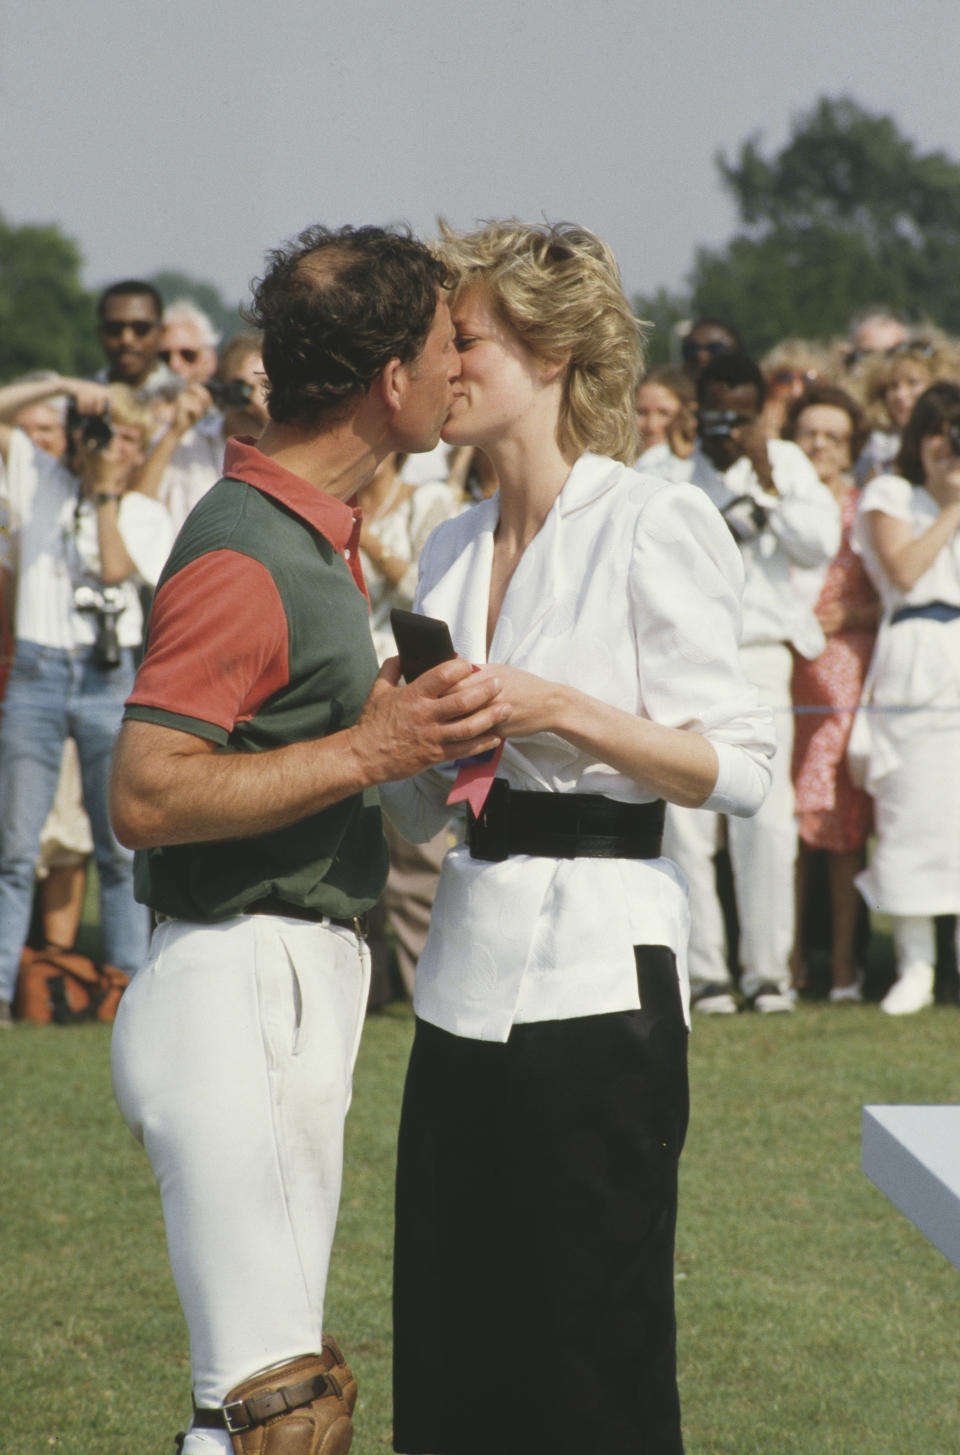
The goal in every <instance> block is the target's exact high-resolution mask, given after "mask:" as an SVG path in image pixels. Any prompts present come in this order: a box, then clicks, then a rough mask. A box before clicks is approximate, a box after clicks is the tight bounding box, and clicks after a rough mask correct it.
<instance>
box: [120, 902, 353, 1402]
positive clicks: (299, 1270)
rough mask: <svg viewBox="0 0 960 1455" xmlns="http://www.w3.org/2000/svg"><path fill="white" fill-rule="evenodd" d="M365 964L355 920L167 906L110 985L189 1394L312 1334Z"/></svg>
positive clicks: (287, 1350) (126, 1107)
mask: <svg viewBox="0 0 960 1455" xmlns="http://www.w3.org/2000/svg"><path fill="white" fill-rule="evenodd" d="M369 977H370V967H369V957H368V955H367V950H366V946H365V945H364V944H363V942H362V941H360V940H358V939H357V937H356V936H355V935H354V934H353V932H352V931H349V930H345V929H339V928H336V927H333V926H329V927H328V926H326V925H323V924H317V923H310V922H308V921H304V920H295V919H288V918H286V917H277V916H273V915H246V916H239V917H238V918H236V919H231V920H227V921H226V922H224V923H222V924H217V925H200V924H188V923H184V922H183V921H178V920H174V921H168V922H166V923H163V924H161V925H160V926H159V927H158V929H157V930H156V932H155V934H154V936H153V941H152V944H151V948H150V956H149V959H148V961H147V964H146V965H145V966H144V968H143V969H142V970H141V971H139V972H138V973H137V975H136V976H135V977H134V979H133V982H132V984H131V985H130V987H129V988H128V990H127V991H126V993H125V994H124V996H123V999H122V1001H121V1003H120V1009H119V1013H118V1015H117V1020H116V1024H115V1027H114V1032H113V1046H112V1068H113V1085H114V1092H115V1095H116V1098H117V1101H118V1103H119V1106H120V1110H121V1111H122V1113H123V1116H124V1118H125V1120H126V1122H127V1124H128V1126H129V1127H130V1129H131V1131H132V1132H133V1134H134V1135H135V1136H136V1137H138V1138H139V1139H140V1140H141V1141H142V1142H143V1145H144V1147H145V1149H146V1152H147V1155H148V1157H149V1158H150V1164H151V1166H152V1168H153V1171H154V1174H155V1176H156V1178H157V1182H158V1183H159V1186H160V1196H161V1199H162V1202H163V1217H164V1223H165V1225H166V1233H167V1246H168V1248H169V1252H170V1263H171V1266H172V1270H173V1277H174V1281H175V1283H176V1286H177V1292H178V1293H179V1295H180V1302H181V1304H182V1305H183V1311H184V1315H185V1317H186V1320H187V1326H188V1328H189V1332H190V1360H191V1369H192V1377H193V1390H194V1395H195V1398H196V1401H197V1403H198V1405H201V1406H207V1405H217V1404H220V1403H222V1401H223V1399H224V1397H225V1396H226V1394H227V1393H228V1392H229V1391H230V1390H231V1389H232V1388H233V1386H234V1385H236V1384H238V1383H239V1382H240V1381H241V1380H243V1379H246V1378H248V1377H249V1376H250V1375H251V1374H254V1373H255V1372H256V1371H257V1370H260V1369H263V1368H265V1367H266V1366H268V1365H271V1364H275V1363H278V1362H280V1361H282V1360H285V1359H292V1358H295V1357H296V1356H297V1355H299V1354H306V1353H311V1352H314V1351H319V1349H320V1344H321V1334H322V1331H323V1303H324V1292H325V1287H326V1280H327V1269H328V1266H329V1261H330V1248H331V1245H332V1243H333V1234H334V1228H335V1226H336V1219H337V1207H338V1204H339V1200H340V1181H341V1172H342V1164H343V1124H344V1118H345V1116H346V1112H347V1107H348V1105H349V1102H350V1091H351V1081H352V1073H353V1066H354V1062H355V1060H356V1054H357V1049H358V1046H359V1042H360V1033H361V1030H362V1028H363V1017H364V1010H365V1007H366V1001H367V991H368V986H369Z"/></svg>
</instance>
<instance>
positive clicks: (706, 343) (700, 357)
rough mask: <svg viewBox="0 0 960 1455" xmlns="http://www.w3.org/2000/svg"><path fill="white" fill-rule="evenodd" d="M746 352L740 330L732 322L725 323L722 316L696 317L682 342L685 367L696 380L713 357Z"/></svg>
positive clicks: (718, 357)
mask: <svg viewBox="0 0 960 1455" xmlns="http://www.w3.org/2000/svg"><path fill="white" fill-rule="evenodd" d="M745 353H746V349H745V348H744V346H743V339H742V338H741V337H740V333H739V331H738V330H737V329H736V328H734V326H733V324H732V323H724V321H723V319H720V318H706V317H705V318H698V319H696V320H695V321H694V322H693V323H692V324H691V325H690V328H689V329H688V331H687V333H686V334H685V335H684V337H683V340H682V341H681V344H680V354H681V357H682V359H683V367H684V369H685V370H686V372H687V374H689V376H690V378H691V379H693V380H694V381H696V380H697V379H699V377H700V375H701V373H702V372H703V370H704V369H705V368H706V366H707V364H709V363H710V362H711V360H712V359H720V358H723V357H724V356H725V355H727V354H745Z"/></svg>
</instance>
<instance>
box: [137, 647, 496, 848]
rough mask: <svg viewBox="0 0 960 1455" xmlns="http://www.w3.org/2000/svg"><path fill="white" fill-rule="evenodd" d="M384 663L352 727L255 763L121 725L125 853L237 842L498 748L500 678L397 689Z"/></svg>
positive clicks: (191, 740)
mask: <svg viewBox="0 0 960 1455" xmlns="http://www.w3.org/2000/svg"><path fill="white" fill-rule="evenodd" d="M399 680H400V662H399V659H398V658H397V657H391V659H390V660H389V661H388V662H387V663H385V664H384V667H383V669H382V670H381V672H380V675H379V676H378V678H377V680H376V682H375V683H374V684H373V687H372V688H371V690H370V695H369V697H368V698H367V701H366V705H365V706H364V709H363V712H362V713H361V715H360V718H359V719H358V721H357V722H356V723H355V724H354V726H353V727H349V728H344V729H343V730H342V731H341V732H337V733H333V734H331V736H330V737H328V738H318V739H314V740H312V741H306V742H301V743H291V744H290V745H289V746H287V747H284V748H273V749H271V750H270V751H268V752H264V753H218V752H216V750H215V745H214V743H213V742H211V741H209V740H208V739H206V738H199V737H195V736H194V735H193V734H192V733H186V732H180V731H178V730H177V729H175V728H166V727H160V726H158V725H157V724H154V723H146V722H135V721H127V722H125V723H124V724H123V727H122V728H121V730H120V737H119V739H118V741H117V747H116V751H115V754H114V764H113V781H112V784H111V797H110V812H111V816H112V819H113V826H114V830H115V832H116V835H117V838H118V839H119V840H120V842H121V843H122V844H126V845H127V846H128V847H129V848H131V849H149V848H155V847H157V846H160V845H163V844H196V843H205V842H209V841H211V840H213V839H235V838H246V837H248V836H249V835H251V834H265V833H270V832H271V831H272V830H274V829H279V828H284V827H286V825H287V824H292V823H297V822H298V821H299V820H300V819H303V818H306V817H307V816H308V815H310V814H313V813H319V812H320V811H321V810H322V809H324V808H329V806H330V805H331V804H333V803H339V802H340V800H341V799H343V798H347V797H349V796H350V795H351V794H353V793H361V792H362V791H363V790H364V789H365V788H368V787H372V786H373V785H375V784H380V783H389V782H391V781H392V780H395V779H398V778H409V777H411V776H412V775H413V774H414V773H419V772H420V771H421V770H422V769H424V768H430V767H432V766H433V765H434V764H436V763H443V762H445V761H446V760H447V759H450V758H459V757H461V756H468V755H470V754H473V753H485V752H488V751H489V749H491V748H495V747H496V746H497V745H498V743H499V742H500V738H499V736H498V734H497V731H496V729H497V727H498V726H499V724H500V723H501V722H502V721H503V719H504V718H505V717H506V716H508V714H509V712H510V708H509V706H508V705H507V704H506V703H505V702H504V701H503V700H502V697H501V693H500V682H499V679H498V678H497V677H496V676H495V675H492V674H490V673H489V672H486V671H485V672H483V673H479V672H478V673H474V671H473V668H472V667H471V666H470V664H469V662H464V661H461V660H460V659H457V660H455V661H452V662H444V663H443V665H442V666H440V667H435V668H434V669H433V670H432V671H431V672H425V673H424V674H423V676H422V677H418V678H417V680H416V682H414V683H412V684H411V685H410V686H409V687H398V686H397V683H398V682H399Z"/></svg>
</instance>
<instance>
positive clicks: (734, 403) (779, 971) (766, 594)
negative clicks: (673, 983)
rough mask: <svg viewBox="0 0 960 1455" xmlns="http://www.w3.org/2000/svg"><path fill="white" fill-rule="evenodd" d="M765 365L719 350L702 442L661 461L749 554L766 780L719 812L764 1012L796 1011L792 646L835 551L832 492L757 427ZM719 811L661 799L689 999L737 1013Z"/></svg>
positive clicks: (747, 993)
mask: <svg viewBox="0 0 960 1455" xmlns="http://www.w3.org/2000/svg"><path fill="white" fill-rule="evenodd" d="M764 398H765V386H764V379H763V374H762V373H761V371H760V369H759V367H758V366H757V364H756V363H755V362H754V361H753V359H751V358H748V357H747V355H745V354H733V353H727V354H724V355H722V356H719V357H716V358H713V359H712V360H711V361H710V362H709V363H708V364H707V365H706V367H705V368H704V369H703V372H702V373H701V374H700V377H699V380H698V383H697V404H698V411H697V421H698V422H697V444H696V447H695V449H694V451H693V454H692V455H691V456H690V458H689V459H688V460H676V461H671V462H669V464H668V466H667V467H665V468H663V469H662V470H661V473H664V474H667V472H668V470H669V478H672V479H677V480H680V479H683V480H689V481H691V483H692V484H694V485H699V486H700V488H701V489H702V490H704V491H705V492H706V494H707V495H708V496H709V497H710V499H711V500H712V501H713V503H714V505H716V506H717V508H718V510H719V511H720V512H721V514H722V515H723V517H724V519H725V520H726V522H727V525H728V526H729V528H730V530H731V531H732V533H733V536H734V538H735V540H736V541H737V542H738V544H739V546H740V551H741V555H742V557H743V565H744V573H745V582H744V592H743V638H742V642H741V660H742V662H743V667H744V670H745V671H746V674H747V676H748V677H749V678H750V680H751V681H752V682H753V683H754V685H755V686H756V687H757V688H759V690H760V693H761V700H762V701H763V702H765V703H767V704H768V705H769V706H771V707H773V708H774V710H775V711H776V713H777V719H776V721H777V755H776V758H775V759H774V763H773V783H772V785H771V787H770V792H769V793H768V795H767V798H766V801H765V802H764V804H763V806H762V807H761V808H760V810H759V812H758V813H757V814H755V815H754V817H753V818H750V819H740V818H732V817H731V818H728V819H727V845H728V848H729V852H730V863H731V868H732V870H733V879H734V887H735V890H736V900H737V910H738V914H739V921H740V947H739V956H740V964H741V967H742V975H741V981H740V989H741V991H742V993H743V996H744V999H745V1001H746V1003H747V1004H748V1005H749V1006H750V1007H752V1008H753V1009H755V1010H757V1011H760V1012H761V1013H764V1014H770V1013H774V1012H778V1011H790V1010H792V1009H793V1000H792V997H791V994H790V965H789V962H790V953H791V950H792V948H793V926H794V918H795V909H794V866H795V863H796V856H797V828H796V822H795V819H794V796H793V784H792V781H791V776H790V765H791V756H792V751H793V706H792V699H791V692H790V681H791V676H792V671H793V657H792V654H791V647H793V648H794V649H795V650H796V651H797V652H799V654H800V655H801V656H803V657H806V658H809V659H812V658H814V657H816V656H818V655H819V654H820V652H822V651H823V648H824V646H825V644H826V639H825V637H824V635H823V631H822V629H821V627H820V625H819V623H818V622H817V619H816V617H815V615H814V612H813V607H814V604H815V602H816V599H817V595H818V593H819V589H820V584H821V582H822V575H823V572H824V571H825V570H826V567H827V565H828V563H829V562H830V561H831V560H832V559H833V557H834V556H835V555H836V553H837V551H838V549H839V546H840V515H839V511H838V509H837V504H836V501H835V500H834V498H833V496H832V495H831V493H830V491H829V490H828V489H827V487H826V486H825V485H824V484H822V483H821V481H820V479H819V477H818V475H817V472H816V470H815V469H814V468H813V466H812V465H811V463H810V461H809V460H808V459H807V457H806V455H805V454H804V453H803V451H802V450H801V449H799V448H798V446H797V445H795V444H791V443H790V442H789V441H787V440H768V439H767V437H766V434H765V432H764V429H763V426H762V424H761V423H760V414H761V411H762V409H763V405H764ZM719 827H720V825H719V820H718V817H717V815H715V814H707V813H704V812H702V811H701V810H699V809H689V808H677V807H675V806H674V805H669V806H668V809H667V826H666V831H665V835H664V853H666V854H668V855H669V856H670V858H672V859H675V860H676V862H677V863H678V864H679V865H680V866H681V868H682V869H683V871H684V873H685V874H686V875H687V877H688V879H689V881H690V904H691V918H692V924H693V929H692V933H691V939H690V952H689V953H690V982H691V990H692V994H693V1003H694V1008H695V1009H697V1010H700V1011H702V1012H707V1013H711V1012H712V1013H714V1014H731V1013H733V1012H734V1011H736V1009H737V1002H736V1000H735V999H734V996H733V984H732V981H731V977H730V970H729V967H728V963H727V956H726V953H725V943H726V936H725V930H724V920H723V914H722V911H721V907H720V903H719V899H718V896H717V887H716V878H715V874H714V864H713V859H714V855H715V853H716V851H717V847H718V835H719Z"/></svg>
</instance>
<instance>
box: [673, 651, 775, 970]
mask: <svg viewBox="0 0 960 1455" xmlns="http://www.w3.org/2000/svg"><path fill="white" fill-rule="evenodd" d="M740 656H741V660H742V662H743V669H744V671H745V672H746V674H747V676H748V677H749V678H750V680H751V682H753V683H754V685H755V686H756V687H758V688H759V690H760V700H761V702H763V703H765V704H767V705H768V706H770V707H772V708H773V709H774V711H775V712H776V728H777V751H776V755H775V757H774V759H773V763H772V768H773V778H772V781H771V784H770V790H769V792H768V794H767V796H766V798H765V799H764V801H763V803H762V804H761V806H760V808H759V810H758V812H757V813H755V814H754V815H753V817H752V818H736V817H733V816H732V815H731V816H730V817H728V819H727V844H728V848H729V851H730V867H731V870H732V872H733V883H734V889H735V891H736V899H737V917H738V919H739V921H740V964H741V966H742V970H743V974H742V976H741V981H740V986H741V989H742V990H743V993H744V994H745V995H755V994H756V993H757V991H758V990H759V989H760V987H761V986H763V985H774V986H776V987H777V988H778V989H779V990H786V989H787V987H788V986H789V983H790V972H789V959H790V951H791V949H792V947H793V932H794V922H795V918H796V912H795V905H794V872H795V865H796V859H797V825H796V819H795V817H794V795H793V781H792V778H791V773H790V767H791V758H792V755H793V715H792V708H791V698H790V678H791V674H792V670H793V659H792V657H791V654H790V648H789V647H787V646H785V645H784V644H783V643H782V642H773V643H765V644H759V645H755V646H747V647H742V648H741V649H740ZM718 832H719V824H718V816H717V815H716V814H715V813H708V812H705V811H704V810H703V809H700V808H677V807H676V806H675V805H674V804H669V805H668V806H667V819H666V828H665V830H664V836H663V852H664V853H665V854H666V855H667V856H668V858H670V859H673V861H674V862H675V863H676V864H679V866H680V868H681V869H682V870H683V872H684V874H685V875H686V876H687V882H688V885H689V890H690V947H689V951H688V963H689V967H690V988H691V990H692V992H693V994H694V995H696V993H697V991H698V990H699V989H702V988H703V986H704V985H706V984H719V985H723V984H726V983H729V980H730V971H729V968H728V964H727V945H726V934H725V929H724V922H723V914H722V912H721V909H720V902H719V899H718V897H717V881H716V874H715V870H714V863H713V856H714V854H715V853H716V851H717V845H718Z"/></svg>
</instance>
